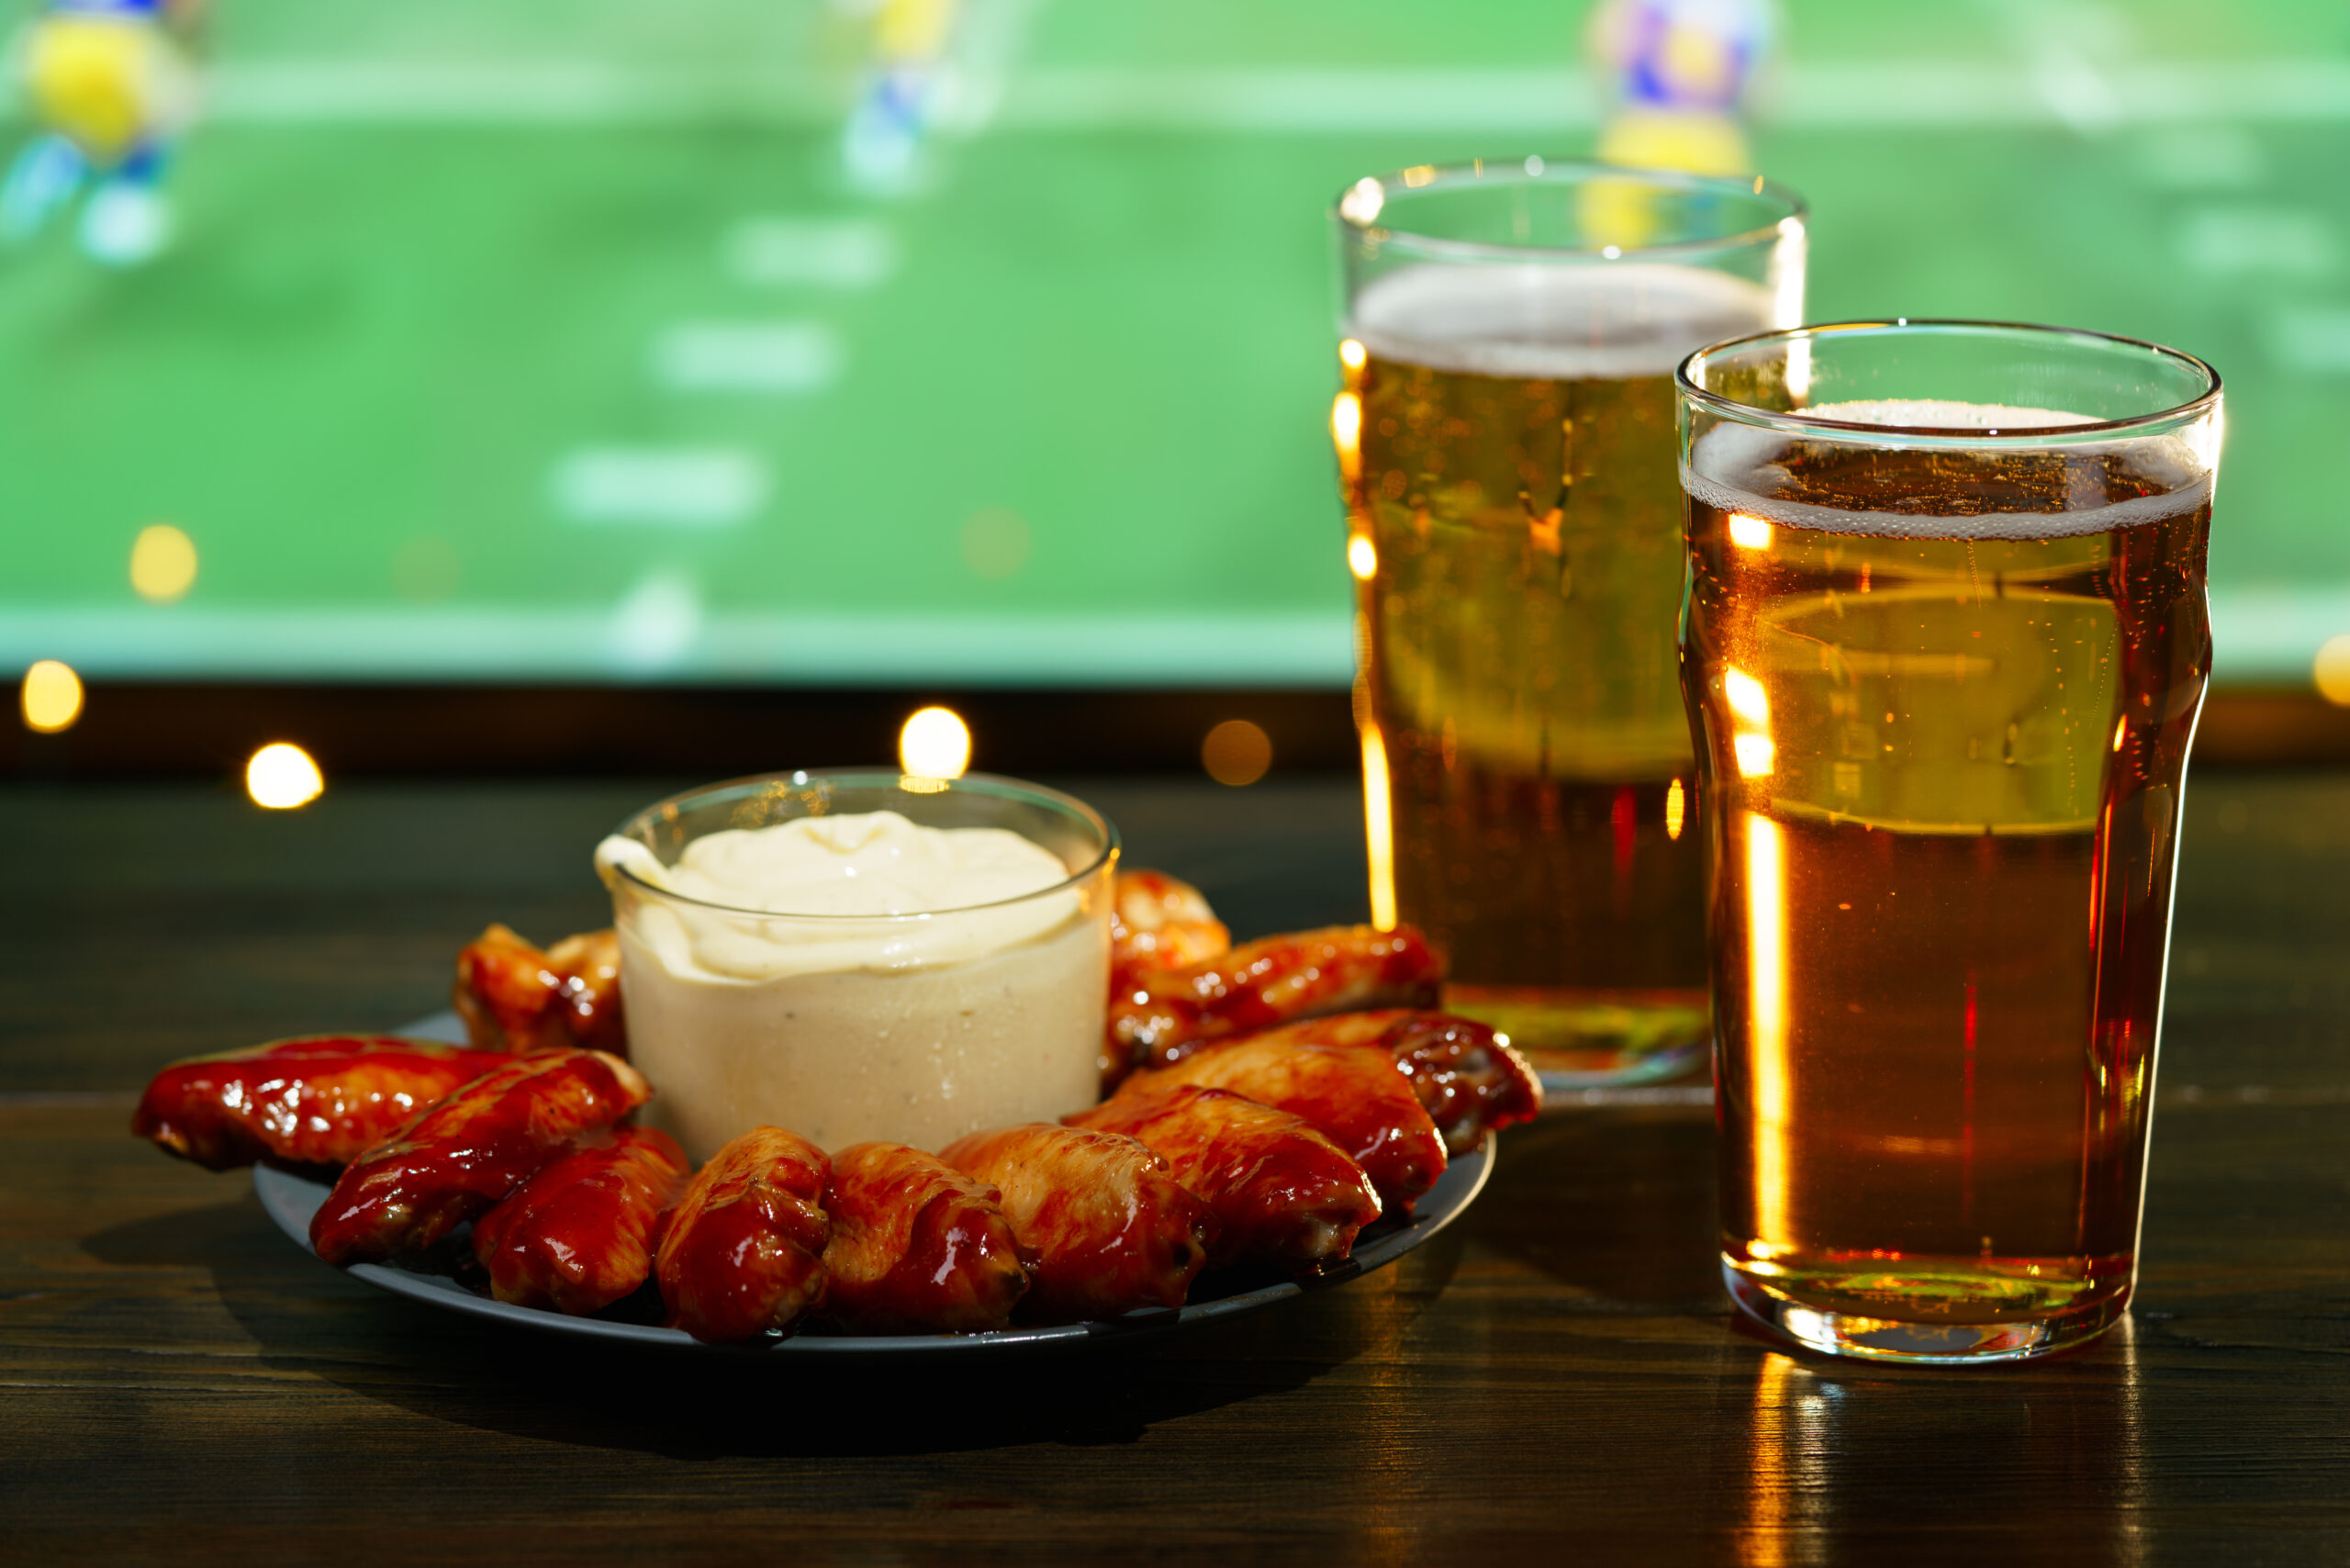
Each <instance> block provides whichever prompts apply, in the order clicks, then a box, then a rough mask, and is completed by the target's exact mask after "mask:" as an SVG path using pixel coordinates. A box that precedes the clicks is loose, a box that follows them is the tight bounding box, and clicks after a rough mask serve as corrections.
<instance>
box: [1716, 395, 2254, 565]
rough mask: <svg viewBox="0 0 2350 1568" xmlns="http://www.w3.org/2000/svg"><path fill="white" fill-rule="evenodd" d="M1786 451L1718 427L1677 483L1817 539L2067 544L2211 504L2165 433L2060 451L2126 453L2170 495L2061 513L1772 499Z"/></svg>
mask: <svg viewBox="0 0 2350 1568" xmlns="http://www.w3.org/2000/svg"><path fill="white" fill-rule="evenodd" d="M1801 412H1802V413H1803V414H1804V415H1806V416H1808V417H1810V418H1814V419H1822V420H1837V421H1839V422H1841V423H1845V424H1860V425H1899V426H1906V427H1908V428H1909V429H1910V430H1930V431H1949V432H1951V433H1953V434H1960V433H1965V432H1969V431H1982V432H1984V433H1986V434H1988V433H1990V432H1992V431H1999V432H2008V431H2035V430H2059V429H2063V428H2065V427H2066V426H2077V425H2087V424H2096V423H2098V420H2097V419H2096V418H2095V416H2093V415H2088V414H2076V413H2072V412H2069V411H2067V410H2065V409H2035V408H2025V407H2018V406H2014V405H2010V404H2005V403H1958V402H1949V401H1944V400H1942V399H1940V398H1874V399H1868V400H1863V401H1854V402H1845V403H1816V404H1813V405H1812V406H1810V407H1809V408H1807V409H1802V410H1801ZM1822 439H1832V440H1834V441H1836V442H1849V443H1854V444H1864V445H1869V446H1879V447H1886V448H1889V449H1890V448H1899V447H1901V446H1903V445H1904V444H1905V443H1904V442H1903V441H1902V440H1901V437H1900V435H1899V434H1897V433H1896V432H1894V431H1880V432H1874V433H1873V432H1867V431H1836V432H1834V433H1833V435H1832V437H1831V436H1827V435H1823V437H1822ZM1792 444H1793V442H1792V441H1791V439H1790V438H1789V437H1788V436H1786V435H1785V433H1783V432H1781V431H1774V430H1762V429H1760V428H1758V427H1756V426H1753V425H1743V424H1739V423H1736V422H1734V421H1725V422H1723V423H1721V424H1719V425H1717V426H1715V427H1714V428H1713V429H1712V430H1710V431H1707V432H1706V433H1705V434H1704V435H1702V436H1699V437H1698V438H1697V441H1696V442H1695V447H1694V449H1693V450H1692V452H1691V454H1690V458H1689V461H1687V462H1684V463H1683V464H1682V465H1681V483H1682V485H1683V487H1684V488H1685V489H1687V490H1688V492H1689V494H1690V495H1692V496H1694V497H1695V498H1697V499H1698V500H1701V501H1703V502H1705V503H1706V504H1707V506H1709V507H1712V508H1714V509H1715V510H1718V511H1735V512H1744V513H1746V514H1748V515H1749V516H1751V517H1758V518H1761V519H1762V520H1763V521H1766V522H1774V523H1779V524H1782V525H1784V526H1785V527H1789V528H1810V529H1817V530H1818V531H1819V532H1824V533H1866V534H1876V535H1879V536H1882V537H1886V538H1902V539H2067V538H2072V537H2075V536H2076V535H2079V534H2083V533H2106V532H2111V531H2112V530H2114V529H2118V528H2136V527H2140V526H2142V525H2143V524H2145V523H2149V522H2161V521H2165V520H2166V519H2169V518H2174V517H2179V516H2182V515H2184V514H2186V513H2188V512H2190V511H2193V510H2195V509H2196V508H2198V507H2199V506H2202V505H2204V504H2205V503H2206V502H2208V501H2209V500H2210V498H2211V471H2210V467H2209V466H2208V465H2206V464H2204V463H2201V462H2199V460H2198V459H2197V458H2196V456H2195V454H2194V453H2193V452H2192V451H2191V450H2190V449H2189V448H2188V444H2187V442H2185V441H2183V440H2181V439H2180V438H2179V437H2177V436H2175V435H2164V436H2137V437H2132V438H2129V439H2126V440H2121V441H2108V442H2083V443H2081V444H2079V445H2076V446H2069V447H2066V448H2065V449H2064V450H2065V451H2066V452H2067V453H2070V454H2077V455H2080V456H2083V457H2095V456H2100V455H2114V456H2120V455H2126V456H2127V457H2128V459H2129V463H2130V466H2131V467H2132V469H2134V470H2135V471H2137V472H2138V473H2140V474H2143V476H2146V477H2147V478H2149V479H2153V480H2154V481H2155V482H2157V483H2160V484H2165V485H2168V486H2169V487H2170V488H2169V489H2168V490H2166V491H2165V493H2164V494H2162V495H2158V496H2139V497H2135V498H2132V499H2129V500H2123V501H2100V502H2098V504H2097V505H2095V506H2089V507H2082V508H2079V509H2077V510H2067V511H2009V512H1984V513H1976V514H1974V515H1971V516H1969V515H1950V516H1945V515H1941V514H1937V513H1931V512H1896V511H1855V510H1851V509H1849V508H1844V507H1829V506H1820V505H1818V504H1817V503H1814V502H1810V501H1790V500H1782V499H1780V498H1777V497H1776V496H1775V495H1774V493H1773V492H1774V491H1777V490H1780V489H1783V488H1790V487H1794V486H1795V479H1794V477H1793V476H1791V475H1789V474H1788V473H1787V471H1786V470H1785V468H1784V467H1782V466H1780V465H1779V463H1778V461H1777V460H1778V457H1779V455H1780V454H1782V453H1784V452H1785V450H1786V449H1787V448H1788V447H1789V446H1790V445H1792Z"/></svg>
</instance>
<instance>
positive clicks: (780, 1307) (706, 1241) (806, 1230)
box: [654, 1127, 833, 1344]
mask: <svg viewBox="0 0 2350 1568" xmlns="http://www.w3.org/2000/svg"><path fill="white" fill-rule="evenodd" d="M831 1180H832V1165H831V1162H830V1161H829V1160H827V1159H825V1158H824V1151H823V1150H822V1149H821V1148H817V1147H816V1146H815V1145H814V1144H812V1143H810V1142H809V1141H808V1140H807V1139H806V1138H804V1137H800V1135H799V1134H798V1133H789V1132H786V1131H784V1130H783V1129H782V1128H781V1127H753V1128H752V1129H751V1130H750V1131H749V1132H747V1133H744V1135H743V1136H742V1137H738V1138H736V1139H735V1140H734V1141H733V1143H730V1144H728V1145H727V1146H726V1147H725V1148H722V1149H720V1150H719V1151H718V1152H717V1153H716V1154H714V1155H712V1156H711V1159H710V1163H709V1164H707V1165H705V1166H703V1167H702V1168H701V1172H700V1174H699V1175H697V1176H696V1177H695V1178H694V1180H693V1184H692V1185H691V1186H689V1187H688V1188H687V1189H686V1195H685V1197H684V1198H683V1199H682V1200H680V1201H679V1202H678V1204H677V1209H676V1210H675V1212H673V1213H672V1214H671V1215H670V1216H669V1227H668V1229H667V1230H666V1231H665V1232H664V1233H663V1234H662V1237H661V1246H660V1249H659V1251H658V1252H657V1253H656V1254H655V1259H654V1272H655V1275H656V1276H657V1277H658V1278H659V1279H660V1282H661V1299H662V1301H663V1302H664V1303H665V1304H666V1305H667V1306H668V1309H669V1327H672V1328H682V1329H684V1330H685V1331H686V1332H687V1333H688V1334H690V1335H692V1336H693V1337H694V1338H697V1339H705V1340H709V1341H711V1342H712V1343H716V1344H727V1343H731V1342H733V1341H734V1340H738V1339H755V1338H758V1337H759V1336H760V1335H762V1334H764V1333H766V1332H767V1330H769V1329H771V1328H775V1329H788V1328H789V1327H791V1326H792V1325H793V1324H795V1323H797V1322H799V1321H800V1317H801V1316H803V1315H805V1314H806V1313H807V1312H808V1311H809V1310H810V1309H811V1307H814V1306H816V1305H820V1304H821V1303H822V1300H823V1298H824V1284H825V1277H826V1273H825V1269H824V1248H825V1245H826V1244H827V1243H828V1242H830V1241H831V1240H832V1236H833V1223H832V1217H831V1216H830V1215H828V1214H826V1213H825V1210H824V1189H825V1187H826V1185H827V1184H828V1183H829V1182H831Z"/></svg>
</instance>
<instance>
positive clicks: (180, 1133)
mask: <svg viewBox="0 0 2350 1568" xmlns="http://www.w3.org/2000/svg"><path fill="white" fill-rule="evenodd" d="M507 1059H508V1058H506V1057H504V1056H502V1055H492V1054H488V1053H485V1052H481V1051H468V1050H464V1049H461V1048H459V1047H455V1046H444V1045H442V1044H440V1043H438V1042H437V1041H431V1040H403V1039H397V1038H394V1037H392V1036H386V1035H312V1036H305V1037H303V1038H301V1039H297V1040H278V1041H274V1042H273V1043H272V1044H269V1045H266V1046H255V1047H249V1048H247V1049H245V1050H240V1051H223V1052H221V1053H220V1054H219V1055H218V1056H208V1057H191V1058H188V1059H187V1060H185V1061H175V1062H173V1064H172V1065H171V1066H169V1067H167V1068H165V1069H164V1070H162V1071H161V1072H159V1073H157V1074H156V1075H155V1076H154V1079H153V1080H152V1081H151V1082H149V1084H148V1085H147V1092H146V1093H145V1094H143V1095H141V1096H140V1101H139V1110H138V1112H137V1113H136V1114H134V1115H133V1116H132V1117H131V1119H130V1130H131V1131H132V1132H134V1133H136V1134H137V1135H138V1136H139V1137H143V1138H151V1139H153V1140H154V1142H155V1144H156V1146H157V1147H158V1148H162V1149H163V1150H164V1151H165V1152H167V1153H171V1154H176V1155H178V1156H179V1157H180V1158H181V1159H193V1160H195V1161H196V1163H197V1164H199V1165H203V1166H208V1167H209V1168H211V1169H212V1170H228V1169H229V1168H230V1167H232V1166H237V1165H251V1164H252V1162H253V1161H254V1160H256V1159H274V1160H280V1161H283V1162H285V1163H286V1164H292V1165H342V1164H347V1163H348V1162H350V1161H351V1160H353V1159H357V1158H358V1157H359V1156H360V1154H361V1153H362V1152H364V1150H366V1149H368V1148H373V1147H374V1146H375V1145H376V1144H379V1143H381V1142H383V1141H384V1139H386V1137H390V1136H391V1135H392V1134H393V1133H394V1132H396V1131H397V1130H398V1129H399V1128H400V1126H402V1125H403V1124H405V1123H406V1122H408V1120H409V1119H410V1118H411V1117H413V1116H414V1115H415V1114H417V1113H418V1112H419V1111H421V1110H423V1109H424V1108H425V1107H427V1106H429V1105H432V1104H435V1103H438V1102H439V1101H440V1100H441V1099H442V1097H443V1096H444V1095H446V1094H448V1093H449V1092H450V1091H452V1090H453V1089H455V1088H457V1087H458V1086H459V1085H460V1084H464V1083H469V1082H471V1081H473V1080H475V1079H476V1078H479V1077H480V1076H481V1075H482V1074H483V1073H485V1072H487V1071H488V1070H490V1069H492V1068H494V1067H496V1066H498V1064H499V1063H501V1062H504V1061H505V1060H507Z"/></svg>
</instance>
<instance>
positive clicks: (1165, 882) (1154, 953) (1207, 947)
mask: <svg viewBox="0 0 2350 1568" xmlns="http://www.w3.org/2000/svg"><path fill="white" fill-rule="evenodd" d="M1231 946H1232V934H1231V933H1230V932H1228V931H1226V930H1225V927H1224V922H1222V921H1220V920H1218V919H1217V918H1216V917H1215V911H1214V910H1212V909H1210V908H1209V907H1208V901H1207V900H1206V899H1205V898H1204V897H1203V896H1202V895H1201V892H1200V890H1199V889H1197V888H1195V887H1193V886H1192V884H1191V883H1189V882H1183V881H1178V880H1177V879H1174V878H1173V877H1170V876H1169V875H1168V874H1167V873H1166V872H1164V871H1121V872H1119V873H1118V886H1117V895H1116V898H1115V900H1114V901H1113V905H1112V908H1111V913H1110V994H1111V995H1112V996H1123V995H1125V994H1126V993H1127V992H1129V991H1133V990H1134V989H1135V986H1136V983H1137V977H1139V976H1140V975H1141V974H1142V973H1143V972H1144V971H1145V970H1148V969H1188V968H1189V967H1190V966H1192V965H1193V964H1197V963H1201V962H1203V961H1204V960H1206V959H1209V958H1214V957H1215V956H1216V955H1217V954H1219V953H1223V952H1225V951H1228V950H1229V949H1230V948H1231Z"/></svg>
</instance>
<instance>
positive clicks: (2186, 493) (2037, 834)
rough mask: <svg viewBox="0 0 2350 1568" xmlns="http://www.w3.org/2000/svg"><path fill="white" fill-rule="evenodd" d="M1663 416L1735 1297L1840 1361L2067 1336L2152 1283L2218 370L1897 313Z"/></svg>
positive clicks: (1691, 383)
mask: <svg viewBox="0 0 2350 1568" xmlns="http://www.w3.org/2000/svg"><path fill="white" fill-rule="evenodd" d="M1679 387H1680V394H1681V453H1682V464H1683V466H1682V483H1683V486H1684V489H1685V491H1686V493H1687V498H1688V519H1687V527H1688V570H1689V587H1688V594H1687V599H1686V603H1685V606H1684V613H1683V621H1682V628H1681V639H1682V642H1681V646H1682V678H1683V682H1684V688H1685V690H1686V695H1687V699H1688V703H1689V712H1690V718H1691V725H1692V728H1693V729H1694V730H1695V733H1696V736H1697V745H1698V773H1699V776H1700V778H1702V779H1703V781H1704V798H1705V812H1706V820H1707V863H1708V869H1707V887H1708V893H1707V917H1708V924H1709V928H1710V933H1711V937H1712V963H1713V993H1714V1016H1715V1027H1716V1038H1717V1041H1718V1044H1717V1051H1718V1056H1717V1059H1716V1063H1715V1073H1716V1086H1717V1093H1718V1097H1719V1098H1718V1105H1719V1110H1718V1120H1719V1122H1720V1126H1721V1134H1722V1142H1721V1224H1722V1262H1723V1271H1724V1276H1725V1278H1726V1279H1727V1281H1728V1282H1729V1289H1730V1293H1731V1294H1732V1295H1733V1296H1735V1297H1736V1298H1737V1300H1738V1303H1739V1305H1740V1306H1742V1307H1744V1308H1745V1309H1746V1310H1747V1311H1748V1312H1750V1313H1751V1314H1752V1315H1753V1316H1756V1317H1758V1318H1761V1319H1762V1320H1763V1321H1764V1322H1766V1323H1770V1324H1773V1325H1775V1326H1776V1327H1779V1328H1781V1329H1782V1330H1784V1331H1785V1332H1786V1333H1787V1334H1789V1335H1792V1336H1793V1337H1794V1338H1796V1339H1799V1340H1801V1341H1803V1342H1804V1343H1806V1344H1808V1345H1811V1346H1813V1347H1814V1348H1816V1349H1818V1350H1829V1351H1833V1352H1836V1353H1839V1354H1843V1355H1854V1356H1870V1357H1878V1358H1884V1359H1889V1360H1910V1361H1983V1360H2001V1359H2009V1358H2015V1357H2021V1356H2033V1355H2039V1354H2042V1353H2043V1352H2045V1351H2049V1350H2056V1349H2059V1348H2061V1347H2063V1346H2065V1345H2067V1344H2072V1343H2076V1342H2077V1341H2079V1340H2082V1339H2085V1338H2088V1337H2089V1336H2091V1335H2094V1334H2096V1333H2098V1332H2099V1331H2100V1330H2102V1329H2103V1328H2105V1327H2107V1326H2108V1325H2109V1324H2111V1323H2112V1322H2113V1321H2114V1320H2115V1319H2116V1318H2117V1317H2119V1316H2121V1313H2122V1312H2123V1310H2124V1309H2125V1308H2126V1307H2127V1305H2128V1304H2129V1299H2130V1291H2131V1286H2132V1281H2133V1279H2134V1277H2135V1273H2136V1267H2137V1251H2138V1212H2139V1200H2140V1196H2141V1193H2142V1192H2143V1185H2144V1179H2145V1169H2146V1137H2147V1131H2148V1125H2149V1124H2148V1116H2149V1109H2150V1107H2151V1105H2152V1103H2153V1095H2154V1046H2155V1038H2156V1036H2157V1034H2158V1032H2159V1029H2160V1025H2161V1019H2162V1000H2163V967H2164V959H2165V949H2166V947H2167V945H2168V941H2169V933H2170V905H2171V868H2172V864H2173V862H2174V859H2175V858H2176V856H2177V845H2178V822H2179V794H2180V790H2181V787H2182V786H2183V784H2184V783H2185V775H2186V769H2187V752H2188V743H2189V742H2190V741H2191V740H2192V739H2193V737H2194V734H2195V720H2196V714H2197V712H2198V711H2199V709H2200V708H2201V705H2202V700H2203V688H2204V683H2205V679H2206V677H2207V676H2208V674H2209V672H2210V657H2211V633H2210V616H2209V613H2208V611H2207V609H2206V606H2205V599H2204V552H2205V546H2206V544H2207V543H2208V540H2209V537H2210V518H2211V491H2212V482H2213V479H2214V478H2215V476H2216V473H2217V465H2218V459H2219V446H2220V378H2219V376H2218V375H2215V374H2214V373H2213V372H2212V371H2211V369H2210V366H2208V365H2206V364H2203V363H2201V362H2200V361H2199V360H2195V359H2190V358H2189V357H2188V356H2187V355H2185V354H2181V353H2173V352H2171V351H2169V350H2167V349H2161V348H2156V347H2154V346H2153V345H2152V344H2148V343H2141V342H2132V341H2131V340H2128V339H2123V338H2110V337H2104V336H2100V335H2098V334H2095V333H2089V332H2070V331H2061V330H2054V329H2050V328H2042V327H2014V326H2005V325H1998V324H1988V323H1979V322H1964V321H1914V322H1879V323H1860V324H1852V325H1845V326H1835V327H1816V328H1804V329H1801V330H1796V331H1785V332H1772V333H1765V334H1762V335H1761V336H1757V337H1751V338H1747V339H1744V340H1742V341H1739V342H1729V343H1724V344H1720V345H1718V346H1716V347H1713V348H1709V349H1707V350H1705V351H1703V352H1702V353H1696V354H1694V355H1692V356H1691V357H1690V358H1689V359H1688V360H1687V361H1686V362H1685V363H1684V364H1683V365H1682V367H1681V370H1680V377H1679Z"/></svg>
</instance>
